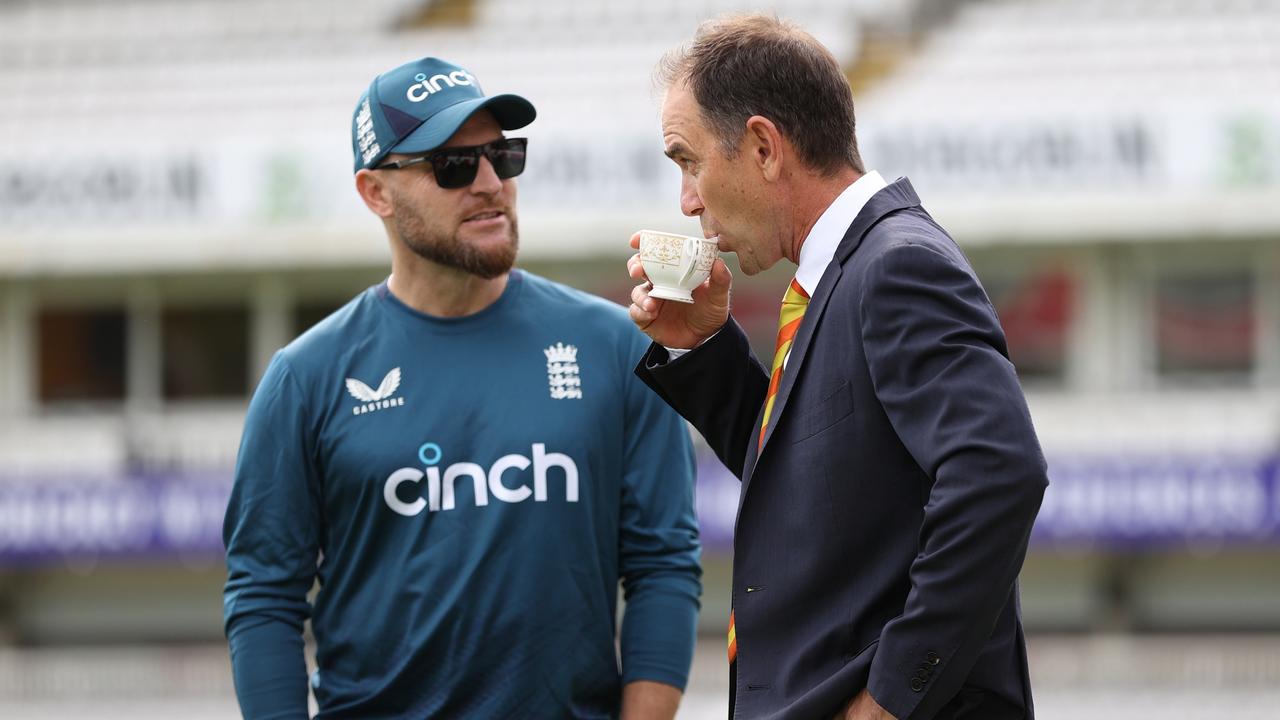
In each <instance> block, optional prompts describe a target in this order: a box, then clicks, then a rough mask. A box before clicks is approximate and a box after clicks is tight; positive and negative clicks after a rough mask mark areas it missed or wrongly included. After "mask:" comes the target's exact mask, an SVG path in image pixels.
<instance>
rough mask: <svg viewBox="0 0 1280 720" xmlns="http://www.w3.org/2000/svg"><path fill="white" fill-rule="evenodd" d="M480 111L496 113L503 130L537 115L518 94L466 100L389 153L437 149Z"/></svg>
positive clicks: (521, 125)
mask: <svg viewBox="0 0 1280 720" xmlns="http://www.w3.org/2000/svg"><path fill="white" fill-rule="evenodd" d="M480 110H488V111H489V112H491V113H493V117H494V119H495V120H497V121H498V125H500V126H501V127H502V129H503V130H515V129H517V128H522V127H524V126H525V125H528V124H529V123H531V122H533V119H534V118H535V117H537V115H538V113H537V111H536V110H534V109H533V103H531V102H529V101H528V100H525V99H524V98H522V97H520V96H519V95H494V96H492V97H483V98H475V99H472V100H464V101H462V102H460V103H457V104H454V105H450V106H449V107H447V108H445V109H443V110H441V111H440V112H438V113H436V114H435V115H432V116H431V117H430V118H428V119H427V120H426V122H424V123H422V124H421V125H419V126H418V129H417V130H414V131H413V132H411V133H409V134H408V135H406V136H405V137H404V139H403V140H401V141H400V142H398V143H396V144H395V146H393V147H392V148H391V149H390V150H389V151H388V152H396V153H422V152H427V151H428V150H435V149H436V148H438V147H440V146H441V145H443V144H444V143H445V141H447V140H448V139H449V138H451V137H453V134H454V133H456V132H458V128H460V127H462V125H463V123H465V122H466V121H467V119H468V118H470V117H471V116H472V115H475V114H476V113H477V112H479V111H480Z"/></svg>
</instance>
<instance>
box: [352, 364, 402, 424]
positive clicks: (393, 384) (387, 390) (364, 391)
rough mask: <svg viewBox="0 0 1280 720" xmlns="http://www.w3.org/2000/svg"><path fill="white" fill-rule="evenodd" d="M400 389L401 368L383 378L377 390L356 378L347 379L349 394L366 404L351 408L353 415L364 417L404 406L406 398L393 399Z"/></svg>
mask: <svg viewBox="0 0 1280 720" xmlns="http://www.w3.org/2000/svg"><path fill="white" fill-rule="evenodd" d="M399 388H400V368H391V372H389V373H387V375H386V377H384V378H382V383H381V384H379V385H378V389H377V390H374V389H373V388H371V387H369V386H368V385H365V384H364V383H362V382H360V381H359V380H356V379H355V378H347V392H349V393H351V397H353V398H355V399H357V400H359V401H360V402H362V403H364V404H363V405H357V406H355V407H353V408H351V414H352V415H364V414H365V413H371V412H374V411H377V410H385V409H386V408H389V407H400V406H402V405H404V398H402V397H399V398H393V397H391V396H392V395H395V394H396V390H398V389H399Z"/></svg>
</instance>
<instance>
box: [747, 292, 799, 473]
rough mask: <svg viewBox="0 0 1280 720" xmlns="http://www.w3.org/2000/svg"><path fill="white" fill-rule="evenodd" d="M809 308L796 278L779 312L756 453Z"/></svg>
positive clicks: (762, 443)
mask: <svg viewBox="0 0 1280 720" xmlns="http://www.w3.org/2000/svg"><path fill="white" fill-rule="evenodd" d="M807 307H809V293H807V292H805V291H804V288H802V287H800V283H799V282H796V280H795V279H794V278H792V280H791V284H790V285H788V286H787V293H786V294H785V295H783V296H782V310H781V311H779V312H778V344H777V346H776V347H775V348H774V351H773V371H772V372H773V375H772V377H770V378H769V392H768V393H766V394H765V396H764V419H763V420H761V421H760V442H759V443H757V444H756V452H757V453H759V452H760V451H761V450H762V449H763V448H764V431H765V428H768V427H769V415H770V414H772V413H773V401H774V399H775V397H776V396H777V394H778V385H779V384H781V383H782V364H783V361H785V360H786V359H787V353H788V352H790V351H791V341H792V340H793V339H795V336H796V331H797V330H799V329H800V321H801V320H803V319H804V311H805V308H807Z"/></svg>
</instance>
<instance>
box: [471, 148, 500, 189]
mask: <svg viewBox="0 0 1280 720" xmlns="http://www.w3.org/2000/svg"><path fill="white" fill-rule="evenodd" d="M501 189H502V178H500V177H498V171H497V170H494V169H493V163H491V162H489V158H488V157H485V156H484V155H481V156H480V166H479V167H478V168H476V179H475V180H472V181H471V192H473V193H479V194H481V195H494V194H497V193H498V191H499V190H501Z"/></svg>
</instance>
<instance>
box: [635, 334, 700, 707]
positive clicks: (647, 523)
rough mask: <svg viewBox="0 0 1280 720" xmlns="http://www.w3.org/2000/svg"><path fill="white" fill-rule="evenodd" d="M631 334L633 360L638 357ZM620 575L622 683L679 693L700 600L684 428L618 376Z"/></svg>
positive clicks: (638, 385)
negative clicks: (621, 410)
mask: <svg viewBox="0 0 1280 720" xmlns="http://www.w3.org/2000/svg"><path fill="white" fill-rule="evenodd" d="M643 347H644V345H643V339H642V338H641V337H640V336H639V333H638V332H637V333H636V343H635V345H634V354H631V355H630V356H629V358H628V362H629V361H630V358H634V357H635V356H636V354H639V353H640V352H642V350H643ZM621 379H622V385H623V388H624V389H623V396H624V407H625V413H626V414H625V419H624V422H625V423H626V429H625V437H624V439H623V443H624V453H625V457H624V458H623V461H622V467H623V472H624V475H623V478H622V508H621V513H620V521H619V524H620V528H619V538H618V543H619V548H618V555H619V574H620V575H621V576H622V586H623V594H624V597H625V598H626V610H625V614H624V615H623V621H622V633H621V645H622V681H623V683H628V682H632V681H635V680H652V681H656V682H662V683H666V684H668V685H672V686H674V687H677V688H679V689H681V690H683V689H684V687H685V683H686V682H687V680H688V676H689V667H690V664H691V663H692V662H693V648H694V642H695V639H696V631H697V621H698V607H699V598H700V596H701V594H702V581H701V577H702V567H701V565H700V563H699V558H700V554H701V544H700V542H699V539H698V522H697V518H696V516H695V514H694V502H693V497H694V488H693V485H694V460H693V447H692V443H691V442H690V439H689V429H688V426H687V425H685V423H684V421H682V420H681V419H680V417H679V416H678V415H676V413H674V412H673V411H672V410H671V409H670V408H668V407H666V406H665V405H664V404H663V402H662V400H661V399H660V398H659V397H658V396H656V395H655V394H653V393H652V392H650V391H649V389H648V388H646V387H645V386H644V385H643V384H641V383H640V382H638V381H637V380H636V379H635V378H634V377H632V376H631V374H630V373H628V372H626V371H625V370H624V371H623V372H622V373H621Z"/></svg>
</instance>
